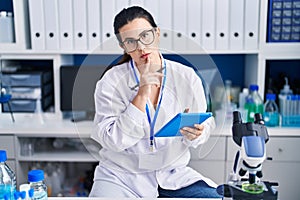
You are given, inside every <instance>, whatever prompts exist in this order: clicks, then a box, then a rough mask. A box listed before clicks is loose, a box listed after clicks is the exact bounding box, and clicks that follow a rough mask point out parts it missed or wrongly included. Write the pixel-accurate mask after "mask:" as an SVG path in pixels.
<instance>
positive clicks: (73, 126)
mask: <svg viewBox="0 0 300 200" xmlns="http://www.w3.org/2000/svg"><path fill="white" fill-rule="evenodd" d="M14 117H15V123H13V122H12V120H11V118H10V115H9V114H7V113H5V114H3V113H1V114H0V135H1V134H14V135H16V136H32V137H34V136H38V137H49V135H51V136H52V137H55V136H59V137H72V136H74V134H75V135H78V134H79V135H80V136H83V137H89V136H90V134H91V133H92V131H93V128H94V125H93V122H92V121H81V122H75V123H74V122H71V121H70V120H63V119H62V118H61V116H59V115H57V114H44V115H43V122H41V121H40V120H39V117H38V116H36V115H33V114H19V113H14ZM299 130H300V129H299V128H294V127H290V128H289V127H275V128H268V133H269V135H270V136H284V137H293V136H299V135H300V134H299V133H300V131H299ZM41 133H42V134H41ZM212 135H213V136H231V126H225V127H218V128H217V129H216V130H215V131H214V132H213V133H212Z"/></svg>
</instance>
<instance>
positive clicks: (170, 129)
mask: <svg viewBox="0 0 300 200" xmlns="http://www.w3.org/2000/svg"><path fill="white" fill-rule="evenodd" d="M211 116H212V113H211V112H207V113H178V114H177V115H176V116H175V117H173V119H171V120H170V121H169V122H168V123H167V124H166V125H165V126H163V127H162V128H161V129H160V130H159V131H158V132H157V133H156V134H155V137H172V136H182V135H181V133H180V131H179V130H180V129H181V128H183V127H194V124H201V123H202V122H204V121H205V120H206V119H208V118H209V117H211Z"/></svg>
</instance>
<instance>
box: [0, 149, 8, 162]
mask: <svg viewBox="0 0 300 200" xmlns="http://www.w3.org/2000/svg"><path fill="white" fill-rule="evenodd" d="M6 160H7V156H6V151H5V150H0V162H5V161H6Z"/></svg>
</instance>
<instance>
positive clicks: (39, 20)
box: [28, 0, 46, 50]
mask: <svg viewBox="0 0 300 200" xmlns="http://www.w3.org/2000/svg"><path fill="white" fill-rule="evenodd" d="M43 4H44V2H43V1H41V0H29V2H28V6H29V18H30V19H29V21H30V34H31V35H30V36H31V47H32V49H34V50H45V48H46V47H45V46H46V44H45V24H44V6H43Z"/></svg>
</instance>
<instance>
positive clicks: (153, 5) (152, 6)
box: [144, 0, 160, 26]
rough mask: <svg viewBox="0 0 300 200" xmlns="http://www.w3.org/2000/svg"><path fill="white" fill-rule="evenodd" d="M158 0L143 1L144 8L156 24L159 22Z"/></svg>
mask: <svg viewBox="0 0 300 200" xmlns="http://www.w3.org/2000/svg"><path fill="white" fill-rule="evenodd" d="M159 1H160V0H151V1H145V2H144V8H145V9H146V10H147V11H149V12H150V13H151V14H152V17H153V18H154V21H155V22H156V23H157V25H158V23H159ZM158 26H159V25H158Z"/></svg>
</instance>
